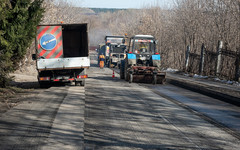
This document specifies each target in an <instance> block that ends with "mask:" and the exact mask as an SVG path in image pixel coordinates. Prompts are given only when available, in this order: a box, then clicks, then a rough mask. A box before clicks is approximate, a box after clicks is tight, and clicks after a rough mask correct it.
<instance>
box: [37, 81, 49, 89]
mask: <svg viewBox="0 0 240 150" xmlns="http://www.w3.org/2000/svg"><path fill="white" fill-rule="evenodd" d="M39 85H40V88H49V87H50V86H51V85H50V83H48V82H39Z"/></svg>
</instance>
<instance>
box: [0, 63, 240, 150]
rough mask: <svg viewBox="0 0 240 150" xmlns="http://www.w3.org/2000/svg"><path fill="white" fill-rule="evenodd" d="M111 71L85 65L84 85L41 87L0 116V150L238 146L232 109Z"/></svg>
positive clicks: (238, 122) (239, 127) (238, 126)
mask: <svg viewBox="0 0 240 150" xmlns="http://www.w3.org/2000/svg"><path fill="white" fill-rule="evenodd" d="M92 63H96V62H95V61H92ZM112 73H113V72H112V70H110V69H108V68H104V69H100V68H98V67H96V65H92V67H91V68H90V69H89V70H88V74H89V78H88V79H87V81H86V86H85V87H80V86H79V87H78V86H73V85H66V86H53V87H51V88H49V89H41V90H39V92H38V93H37V94H35V95H34V96H33V97H30V98H29V99H27V100H26V101H24V102H23V103H22V104H20V105H18V106H16V107H15V108H13V109H11V110H10V111H8V112H6V113H5V114H3V115H2V116H0V149H85V150H88V149H89V150H92V149H104V150H105V149H116V150H122V149H129V150H133V149H184V150H185V149H212V150H217V149H226V150H229V149H233V150H234V149H236V150H238V149H239V147H240V138H239V133H240V132H239V131H240V117H239V114H240V112H239V110H240V109H239V107H237V106H233V105H230V104H226V103H224V102H221V101H218V100H216V99H213V98H210V97H207V96H204V95H201V94H198V93H194V92H192V91H188V90H185V89H182V88H179V87H175V86H173V85H168V84H167V85H157V86H154V85H149V84H137V83H132V84H129V83H128V82H126V81H124V80H120V79H119V75H118V74H116V73H115V76H116V77H115V78H112Z"/></svg>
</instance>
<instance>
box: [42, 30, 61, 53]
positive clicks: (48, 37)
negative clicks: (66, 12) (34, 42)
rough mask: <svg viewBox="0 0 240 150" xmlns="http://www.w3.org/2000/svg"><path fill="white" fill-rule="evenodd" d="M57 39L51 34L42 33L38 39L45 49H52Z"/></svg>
mask: <svg viewBox="0 0 240 150" xmlns="http://www.w3.org/2000/svg"><path fill="white" fill-rule="evenodd" d="M56 44H57V39H56V37H55V36H54V35H52V34H44V35H43V36H42V37H41V39H40V45H41V47H42V48H43V49H45V50H52V49H54V48H55V47H56Z"/></svg>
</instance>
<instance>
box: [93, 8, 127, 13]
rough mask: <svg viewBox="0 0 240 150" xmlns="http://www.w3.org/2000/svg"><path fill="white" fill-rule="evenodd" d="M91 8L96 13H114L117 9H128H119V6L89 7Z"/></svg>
mask: <svg viewBox="0 0 240 150" xmlns="http://www.w3.org/2000/svg"><path fill="white" fill-rule="evenodd" d="M89 9H91V10H93V11H94V12H95V13H96V14H99V13H106V12H110V13H114V12H116V11H120V10H126V9H117V8H89Z"/></svg>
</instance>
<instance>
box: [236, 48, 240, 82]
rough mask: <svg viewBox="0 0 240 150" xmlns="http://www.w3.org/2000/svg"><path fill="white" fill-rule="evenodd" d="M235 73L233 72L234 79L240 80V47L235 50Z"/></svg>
mask: <svg viewBox="0 0 240 150" xmlns="http://www.w3.org/2000/svg"><path fill="white" fill-rule="evenodd" d="M235 65H236V73H235V80H236V81H238V82H240V48H239V49H238V52H237V58H236V64H235Z"/></svg>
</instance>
